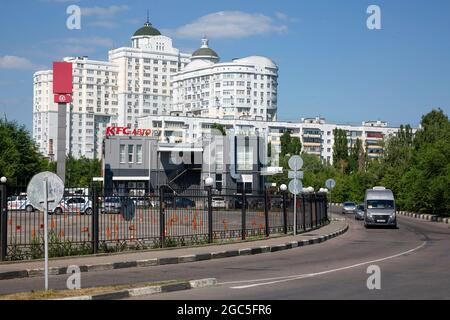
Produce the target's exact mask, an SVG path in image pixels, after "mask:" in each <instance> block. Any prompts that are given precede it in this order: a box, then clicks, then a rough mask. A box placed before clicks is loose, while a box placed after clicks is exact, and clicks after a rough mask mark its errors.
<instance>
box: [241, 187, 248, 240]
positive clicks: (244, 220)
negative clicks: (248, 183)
mask: <svg viewBox="0 0 450 320" xmlns="http://www.w3.org/2000/svg"><path fill="white" fill-rule="evenodd" d="M246 216H247V195H246V192H245V188H244V190H243V191H242V217H241V218H242V220H241V224H242V226H241V227H242V236H241V239H242V240H245V236H246V232H247V217H246Z"/></svg>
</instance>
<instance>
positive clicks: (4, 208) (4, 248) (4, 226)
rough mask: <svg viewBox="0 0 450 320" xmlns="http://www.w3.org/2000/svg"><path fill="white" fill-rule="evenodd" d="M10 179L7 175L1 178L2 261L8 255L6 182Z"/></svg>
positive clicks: (0, 221) (0, 238)
mask: <svg viewBox="0 0 450 320" xmlns="http://www.w3.org/2000/svg"><path fill="white" fill-rule="evenodd" d="M7 181H8V180H7V179H6V177H1V178H0V193H1V196H0V200H1V202H0V214H1V219H0V233H1V237H0V247H1V250H0V261H5V260H6V255H7V247H8V244H7V242H8V237H7V235H6V232H7V231H8V226H7V223H8V216H7V214H8V196H7V190H6V182H7Z"/></svg>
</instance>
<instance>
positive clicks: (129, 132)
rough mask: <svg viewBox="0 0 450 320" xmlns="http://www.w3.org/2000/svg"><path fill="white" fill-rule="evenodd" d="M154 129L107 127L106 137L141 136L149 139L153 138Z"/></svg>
mask: <svg viewBox="0 0 450 320" xmlns="http://www.w3.org/2000/svg"><path fill="white" fill-rule="evenodd" d="M152 133H153V134H155V133H156V132H153V131H152V129H131V128H128V127H107V128H106V136H120V135H124V136H141V137H149V136H152Z"/></svg>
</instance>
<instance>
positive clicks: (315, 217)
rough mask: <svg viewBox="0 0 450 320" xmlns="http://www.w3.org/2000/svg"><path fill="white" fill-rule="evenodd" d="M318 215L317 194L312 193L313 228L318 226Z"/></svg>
mask: <svg viewBox="0 0 450 320" xmlns="http://www.w3.org/2000/svg"><path fill="white" fill-rule="evenodd" d="M318 217H319V216H318V214H317V194H316V193H314V227H315V228H317V226H318V221H317V220H318Z"/></svg>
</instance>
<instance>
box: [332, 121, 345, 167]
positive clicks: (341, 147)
mask: <svg viewBox="0 0 450 320" xmlns="http://www.w3.org/2000/svg"><path fill="white" fill-rule="evenodd" d="M333 163H334V166H335V168H336V169H339V170H340V171H341V172H342V173H344V172H346V171H347V168H348V163H349V156H348V140H347V132H346V131H345V130H343V129H334V146H333Z"/></svg>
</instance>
